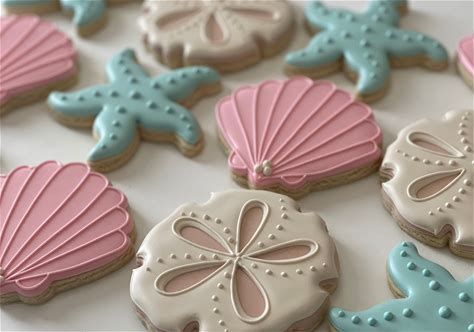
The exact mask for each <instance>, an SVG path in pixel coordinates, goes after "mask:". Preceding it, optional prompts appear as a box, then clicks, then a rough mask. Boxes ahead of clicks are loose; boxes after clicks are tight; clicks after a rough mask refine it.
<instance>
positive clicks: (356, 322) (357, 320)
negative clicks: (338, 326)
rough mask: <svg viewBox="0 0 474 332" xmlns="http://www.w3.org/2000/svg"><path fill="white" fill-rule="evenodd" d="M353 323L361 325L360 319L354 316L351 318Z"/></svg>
mask: <svg viewBox="0 0 474 332" xmlns="http://www.w3.org/2000/svg"><path fill="white" fill-rule="evenodd" d="M351 321H352V323H354V324H359V323H360V317H359V316H357V315H354V316H352V317H351Z"/></svg>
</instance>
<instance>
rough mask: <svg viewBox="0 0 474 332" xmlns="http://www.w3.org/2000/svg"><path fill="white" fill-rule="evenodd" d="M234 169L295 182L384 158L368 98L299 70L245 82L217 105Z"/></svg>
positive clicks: (287, 184)
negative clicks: (291, 74)
mask: <svg viewBox="0 0 474 332" xmlns="http://www.w3.org/2000/svg"><path fill="white" fill-rule="evenodd" d="M216 118H217V124H218V128H219V133H220V135H221V137H222V138H223V140H224V141H225V143H226V145H227V146H228V149H229V158H228V164H229V167H230V169H231V170H232V172H233V173H234V174H236V175H238V176H242V177H246V178H247V180H248V182H249V185H250V186H251V187H256V188H270V187H272V186H275V185H278V186H282V187H284V188H286V189H288V190H298V189H300V188H302V187H304V186H305V184H307V183H309V182H315V181H319V180H323V179H324V178H327V177H330V176H335V175H338V174H341V173H344V172H348V171H350V170H355V169H357V168H361V167H364V166H369V165H371V164H374V163H375V162H377V160H379V158H380V156H381V151H380V148H379V145H380V144H381V140H382V134H381V131H380V128H379V127H378V125H377V124H376V122H375V120H374V118H373V115H372V110H371V109H370V107H369V106H367V105H365V104H363V103H360V102H357V101H354V99H353V97H351V96H350V95H349V94H348V93H347V92H345V91H342V90H339V89H337V87H336V86H335V85H334V84H332V83H330V82H325V81H319V82H313V81H312V80H311V79H309V78H305V77H295V78H291V79H289V80H286V81H265V82H262V83H260V84H258V85H255V86H244V87H242V88H240V89H237V90H236V91H234V92H233V93H232V94H231V95H230V96H227V97H225V98H223V99H222V100H221V101H220V102H219V103H218V104H217V106H216Z"/></svg>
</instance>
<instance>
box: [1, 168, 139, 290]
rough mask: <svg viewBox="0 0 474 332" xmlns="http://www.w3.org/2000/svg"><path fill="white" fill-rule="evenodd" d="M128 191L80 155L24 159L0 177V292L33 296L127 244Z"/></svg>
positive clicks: (96, 264) (119, 251)
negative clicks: (77, 159)
mask: <svg viewBox="0 0 474 332" xmlns="http://www.w3.org/2000/svg"><path fill="white" fill-rule="evenodd" d="M127 206H128V204H127V199H126V198H125V196H124V195H123V194H122V193H121V192H120V191H118V190H117V189H114V188H112V187H111V186H110V184H109V182H108V180H107V179H106V178H105V177H104V176H103V175H101V174H98V173H94V172H91V171H90V169H89V167H88V166H87V165H85V164H81V163H71V164H66V165H61V164H59V163H57V162H54V161H47V162H44V163H42V164H40V165H39V166H37V167H27V166H22V167H18V168H17V169H15V170H13V171H12V172H11V173H9V174H8V175H6V176H5V177H3V180H2V181H1V182H0V211H1V212H0V267H1V269H2V270H1V271H0V272H1V277H0V294H7V293H12V292H16V293H19V294H21V295H23V296H27V297H34V296H38V295H40V294H42V293H43V292H44V291H46V290H47V289H48V287H49V286H50V284H51V283H52V282H54V281H57V280H62V279H66V278H70V277H73V276H76V275H79V274H82V273H85V272H88V271H92V270H95V269H97V268H100V267H101V266H104V265H106V264H108V263H110V262H112V261H113V260H115V259H117V258H118V257H120V256H122V255H123V254H124V253H125V252H126V251H127V250H128V249H129V248H130V246H131V242H130V239H129V234H130V233H131V231H132V229H133V222H132V220H131V218H130V215H129V214H128V212H127Z"/></svg>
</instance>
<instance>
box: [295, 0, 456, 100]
mask: <svg viewBox="0 0 474 332" xmlns="http://www.w3.org/2000/svg"><path fill="white" fill-rule="evenodd" d="M406 10H407V2H406V0H372V1H371V2H370V5H369V7H368V9H367V10H366V11H365V12H364V13H362V14H358V13H353V12H351V11H348V10H344V9H328V8H326V7H325V6H324V5H323V4H321V3H320V2H319V1H314V2H311V3H310V4H309V5H308V6H307V8H306V10H305V16H306V22H307V24H308V27H309V28H310V29H311V30H314V31H319V32H318V33H317V34H316V35H315V36H314V37H313V38H312V40H311V41H310V42H309V44H308V46H307V47H306V48H305V49H303V50H300V51H296V52H292V53H289V54H288V55H287V56H286V63H287V72H288V73H290V74H307V75H310V76H313V77H317V76H323V75H326V74H329V73H331V72H334V71H337V70H339V69H341V68H342V69H344V71H345V72H346V73H347V74H348V76H349V77H350V78H356V77H357V95H358V98H359V99H361V100H364V101H366V102H367V101H374V100H376V99H378V98H381V97H382V95H383V94H384V92H385V90H386V88H387V86H388V80H389V76H390V65H392V66H396V67H399V66H409V65H422V66H424V67H426V68H429V69H433V70H441V69H444V68H445V67H446V66H447V63H448V62H447V59H448V54H447V52H446V50H445V49H444V47H443V46H442V45H441V44H440V43H439V42H437V41H435V40H434V39H431V38H429V37H427V36H425V35H423V34H421V33H418V32H414V31H409V30H404V29H401V28H399V27H398V23H399V21H400V16H401V14H402V13H404V12H405V11H406Z"/></svg>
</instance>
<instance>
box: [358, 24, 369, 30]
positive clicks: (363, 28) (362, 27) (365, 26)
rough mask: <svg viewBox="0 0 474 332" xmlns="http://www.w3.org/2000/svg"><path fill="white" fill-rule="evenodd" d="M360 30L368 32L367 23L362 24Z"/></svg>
mask: <svg viewBox="0 0 474 332" xmlns="http://www.w3.org/2000/svg"><path fill="white" fill-rule="evenodd" d="M360 30H361V31H362V32H370V31H371V29H370V27H369V26H368V25H366V24H363V25H362V26H361V27H360Z"/></svg>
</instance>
